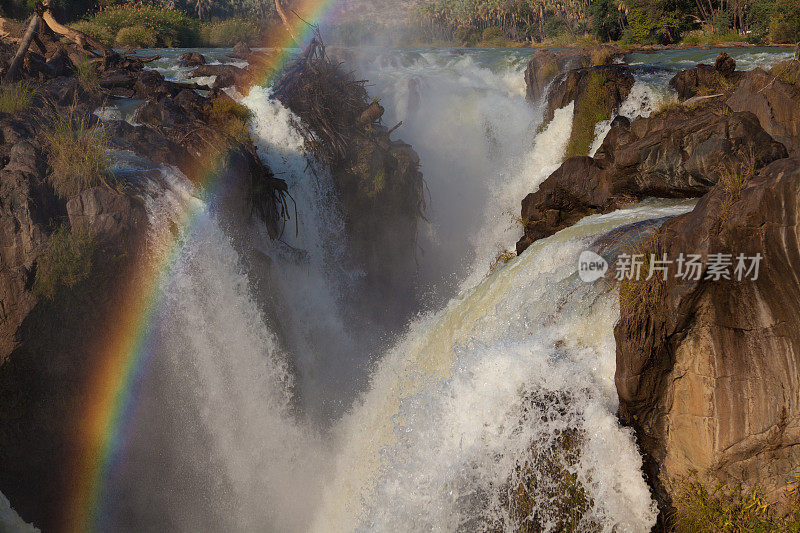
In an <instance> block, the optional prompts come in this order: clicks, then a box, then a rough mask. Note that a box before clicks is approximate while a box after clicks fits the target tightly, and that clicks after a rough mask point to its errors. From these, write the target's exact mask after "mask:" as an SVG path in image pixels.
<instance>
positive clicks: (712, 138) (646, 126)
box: [517, 105, 787, 253]
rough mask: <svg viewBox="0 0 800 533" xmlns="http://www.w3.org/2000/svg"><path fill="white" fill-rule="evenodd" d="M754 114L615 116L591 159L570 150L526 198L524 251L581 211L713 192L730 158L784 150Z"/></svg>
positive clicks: (763, 159)
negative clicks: (651, 198)
mask: <svg viewBox="0 0 800 533" xmlns="http://www.w3.org/2000/svg"><path fill="white" fill-rule="evenodd" d="M786 155H787V152H786V149H785V148H784V146H783V145H782V144H780V143H778V142H777V141H775V140H773V139H772V138H771V137H770V136H769V134H768V133H766V132H765V131H764V130H763V128H762V127H761V126H760V124H759V122H758V119H757V118H756V117H755V116H754V115H753V114H751V113H733V114H723V113H722V112H721V108H720V107H719V105H718V106H717V107H716V108H714V107H713V106H708V107H705V108H702V109H699V108H698V109H675V110H671V111H669V112H666V113H663V114H659V115H657V116H654V117H651V118H646V119H639V120H636V121H634V122H633V123H630V122H629V121H628V120H627V119H625V118H622V117H620V118H617V119H615V121H614V123H613V126H612V128H611V131H610V132H609V134H608V135H607V137H606V139H605V140H604V142H603V144H602V146H601V147H600V149H599V150H598V151H597V154H596V155H595V157H594V158H591V157H573V158H570V159H567V160H566V161H565V162H564V163H563V164H562V165H561V167H560V168H559V169H558V170H556V171H555V172H554V173H553V174H552V175H550V176H549V177H548V178H547V179H546V180H545V181H544V182H543V183H542V184H541V185H540V186H539V190H537V191H536V192H533V193H530V194H528V196H526V197H525V199H524V200H523V201H522V214H521V216H522V219H523V221H524V223H525V234H524V236H523V238H522V239H520V241H519V242H518V243H517V251H518V253H521V252H522V251H523V250H525V249H526V248H527V247H528V246H529V245H530V244H531V243H532V242H534V241H536V240H537V239H541V238H544V237H547V236H550V235H552V234H553V233H555V232H556V231H559V230H561V229H563V228H565V227H567V226H569V225H571V224H573V223H575V222H577V221H578V220H580V218H582V217H584V216H586V215H588V214H592V213H602V212H608V211H611V210H613V209H617V208H618V207H620V206H623V205H625V204H627V203H630V202H631V201H633V200H636V199H641V198H645V197H651V196H653V197H662V198H692V197H700V196H702V195H703V194H705V193H706V192H708V191H709V190H710V189H711V187H712V186H713V185H714V184H715V183H716V182H717V181H718V179H719V176H720V173H721V172H724V171H725V164H737V163H735V162H736V161H737V160H738V159H739V158H740V157H750V156H752V159H753V165H754V168H756V169H758V168H761V167H762V166H764V165H766V164H768V163H770V162H772V161H774V160H776V159H780V158H783V157H786Z"/></svg>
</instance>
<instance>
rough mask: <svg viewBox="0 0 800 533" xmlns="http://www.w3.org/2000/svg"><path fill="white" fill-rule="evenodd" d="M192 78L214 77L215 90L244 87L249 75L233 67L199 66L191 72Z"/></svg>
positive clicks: (245, 71) (243, 70)
mask: <svg viewBox="0 0 800 533" xmlns="http://www.w3.org/2000/svg"><path fill="white" fill-rule="evenodd" d="M192 76H193V77H198V76H216V77H217V79H216V80H214V88H215V89H224V88H225V87H232V86H234V85H235V86H237V87H244V86H246V85H247V84H248V80H249V79H250V74H249V72H248V71H247V70H245V69H242V68H239V67H237V66H234V65H201V66H199V67H197V68H196V69H194V70H193V71H192Z"/></svg>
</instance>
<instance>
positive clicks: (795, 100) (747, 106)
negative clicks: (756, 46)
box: [727, 60, 800, 155]
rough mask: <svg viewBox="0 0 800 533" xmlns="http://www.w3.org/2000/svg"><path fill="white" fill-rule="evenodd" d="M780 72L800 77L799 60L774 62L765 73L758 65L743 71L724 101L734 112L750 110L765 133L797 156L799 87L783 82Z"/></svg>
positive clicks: (799, 115)
mask: <svg viewBox="0 0 800 533" xmlns="http://www.w3.org/2000/svg"><path fill="white" fill-rule="evenodd" d="M784 72H786V73H789V74H791V73H793V74H794V76H795V79H800V61H796V60H792V61H787V62H785V63H782V64H779V65H776V66H775V67H773V68H772V70H771V71H770V72H769V73H768V72H765V71H764V70H762V69H760V68H756V69H754V70H751V71H750V72H747V73H745V74H744V76H743V78H742V80H741V81H740V82H739V83H738V84H737V85H736V88H735V89H734V91H733V93H732V94H731V95H730V96H729V97H728V99H727V104H728V106H729V107H730V108H731V109H733V110H734V111H749V112H751V113H753V114H754V115H755V116H757V117H758V120H759V121H760V122H761V126H762V127H763V128H764V130H766V131H767V133H769V134H770V135H771V136H772V137H773V138H774V139H775V140H777V141H780V142H782V143H783V144H784V146H786V148H787V149H788V150H789V152H790V153H791V154H792V155H800V87H798V86H797V85H793V84H791V83H788V82H787V81H785V79H783V78H782V77H781V75H779V74H782V73H784Z"/></svg>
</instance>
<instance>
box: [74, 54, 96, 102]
mask: <svg viewBox="0 0 800 533" xmlns="http://www.w3.org/2000/svg"><path fill="white" fill-rule="evenodd" d="M75 77H76V78H77V80H78V83H79V84H80V86H81V88H83V90H84V91H86V92H87V93H92V94H97V93H99V92H100V73H99V72H98V71H97V68H96V67H95V65H94V64H93V63H92V62H91V61H89V59H88V58H86V57H81V59H80V60H79V61H78V62H77V63H75Z"/></svg>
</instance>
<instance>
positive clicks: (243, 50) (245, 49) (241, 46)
mask: <svg viewBox="0 0 800 533" xmlns="http://www.w3.org/2000/svg"><path fill="white" fill-rule="evenodd" d="M252 53H253V51H252V50H250V45H248V44H247V43H245V42H242V41H239V42H238V43H236V45H234V47H233V52H231V53H230V54H228V57H233V58H235V59H247V58H248V57H250V54H252Z"/></svg>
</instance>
